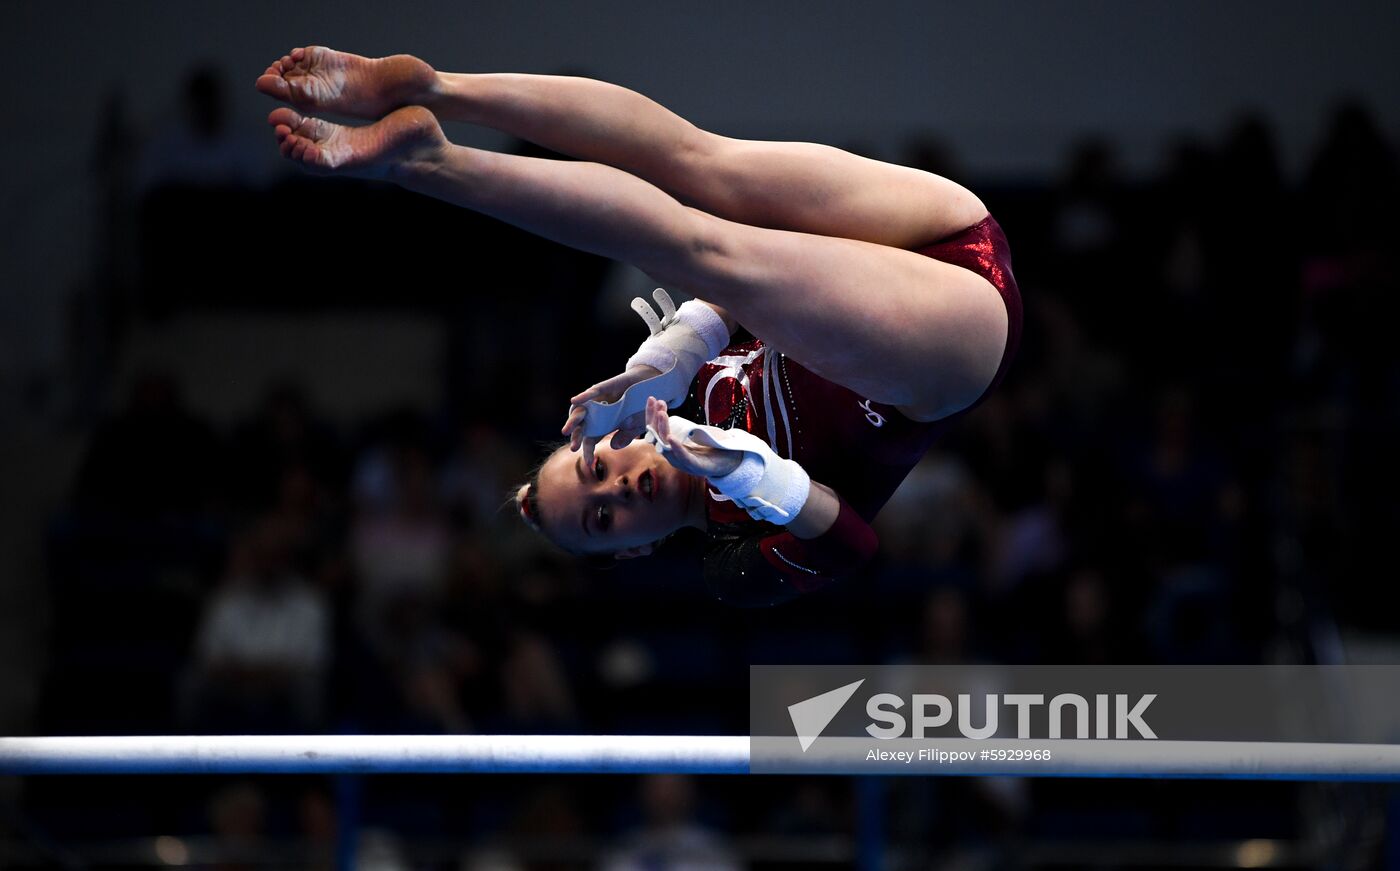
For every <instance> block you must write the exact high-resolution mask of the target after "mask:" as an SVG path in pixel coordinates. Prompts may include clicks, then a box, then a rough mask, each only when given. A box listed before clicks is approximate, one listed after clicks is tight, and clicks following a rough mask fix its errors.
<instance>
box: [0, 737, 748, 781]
mask: <svg viewBox="0 0 1400 871" xmlns="http://www.w3.org/2000/svg"><path fill="white" fill-rule="evenodd" d="M748 770H749V739H748V738H747V737H745V736H743V735H739V736H733V737H711V736H689V735H677V736H671V735H207V736H206V735H154V736H121V737H112V738H97V737H72V738H68V737H64V738H0V774H216V773H217V774H286V773H322V774H332V773H335V774H351V773H358V774H438V773H442V774H451V773H478V772H480V773H500V774H504V773H513V774H527V773H552V774H560V773H575V774H609V773H643V772H662V771H666V772H676V773H691V774H744V773H747V772H748Z"/></svg>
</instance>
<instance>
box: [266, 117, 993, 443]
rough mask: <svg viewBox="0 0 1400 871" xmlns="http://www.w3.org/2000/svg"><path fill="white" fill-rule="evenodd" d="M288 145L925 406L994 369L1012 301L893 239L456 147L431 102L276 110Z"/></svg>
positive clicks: (850, 380) (828, 372) (973, 392)
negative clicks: (849, 233)
mask: <svg viewBox="0 0 1400 871" xmlns="http://www.w3.org/2000/svg"><path fill="white" fill-rule="evenodd" d="M269 121H270V122H271V123H272V124H273V125H274V126H275V129H276V132H277V136H278V138H279V140H280V143H281V148H282V152H283V154H284V155H286V156H287V157H289V158H291V159H293V160H296V161H298V162H301V163H303V164H304V165H306V166H307V167H308V168H310V169H313V170H320V171H335V172H341V173H346V174H350V175H357V176H362V177H370V178H380V179H385V180H389V181H393V182H395V183H397V184H399V185H401V186H403V187H405V188H408V189H409V190H414V191H418V192H420V193H424V194H427V195H429V196H433V197H436V198H438V199H442V200H445V201H447V202H451V203H454V204H456V205H460V206H463V207H466V208H469V209H473V210H475V211H478V212H481V213H483V214H487V215H490V216H492V217H495V218H498V219H500V220H502V221H505V222H506V223H509V224H513V225H515V226H517V227H521V228H522V229H525V230H529V231H530V232H533V233H536V234H538V235H541V236H544V237H546V238H548V239H553V240H554V241H557V242H561V243H563V244H565V245H569V246H572V247H574V248H579V249H582V250H584V251H589V252H592V253H595V254H599V255H602V256H604V257H610V258H613V259H616V260H622V261H626V262H629V263H632V264H635V265H636V266H638V267H639V268H641V269H642V270H644V271H645V272H647V273H648V274H649V275H651V276H652V277H653V278H655V279H657V280H658V281H660V282H662V283H663V284H670V285H672V286H675V287H682V288H685V289H687V290H690V291H693V292H695V293H696V294H697V295H699V296H701V297H702V298H704V299H707V300H711V301H713V302H715V303H717V304H718V305H720V306H723V307H724V308H725V309H727V310H728V311H729V312H730V313H731V314H733V315H734V317H735V318H736V319H737V320H738V321H739V322H740V323H741V324H743V325H744V326H746V327H747V328H748V329H750V330H751V331H753V332H754V333H755V334H756V335H758V336H759V337H761V338H763V339H764V340H766V341H768V342H771V343H772V344H774V346H776V347H777V348H779V349H780V350H782V351H783V352H784V353H787V354H789V355H790V356H792V357H793V358H794V359H796V360H797V361H799V362H800V363H802V364H804V365H806V366H808V367H809V368H811V369H812V370H813V371H815V372H817V373H818V374H821V375H822V376H824V377H826V378H828V379H830V380H832V381H835V382H837V383H839V384H843V385H845V386H847V387H849V388H851V389H852V390H855V391H857V392H859V393H861V394H862V395H864V396H866V397H867V398H869V399H872V400H875V401H877V402H883V403H888V404H891V405H895V406H899V407H901V408H903V409H905V413H906V414H908V415H909V416H910V417H913V418H915V419H918V420H934V419H937V418H938V417H942V416H945V415H947V414H951V413H953V412H955V411H957V410H959V409H961V408H963V407H965V406H966V405H968V404H971V402H972V401H973V400H974V399H975V398H976V397H977V396H978V395H979V394H980V393H981V392H982V390H983V389H985V387H986V386H987V384H989V383H990V382H991V379H992V377H993V375H994V373H995V371H996V369H997V366H998V364H999V362H1000V359H1001V354H1002V349H1003V348H1004V346H1005V341H1006V330H1007V318H1006V310H1005V308H1004V306H1003V304H1002V301H1001V298H1000V296H999V295H998V294H997V292H996V290H995V288H993V287H992V285H991V284H990V283H989V282H987V281H986V280H985V279H983V278H982V277H981V276H978V275H976V274H974V273H972V272H970V271H968V270H965V269H961V268H959V267H956V266H952V265H949V264H945V263H940V262H939V261H936V260H933V259H931V258H928V257H923V256H920V255H918V254H914V253H911V252H909V251H904V250H900V249H898V248H892V247H887V246H883V245H877V244H873V243H870V242H863V241H859V240H854V239H844V238H834V237H829V236H819V235H812V234H807V233H799V232H793V231H786V230H773V229H767V228H760V227H754V226H750V225H746V224H740V223H735V222H733V221H727V220H724V219H722V218H717V217H715V216H713V215H710V214H708V213H706V212H702V211H700V210H698V209H695V208H690V207H687V206H685V205H682V204H681V203H680V202H678V201H677V200H675V199H674V198H673V197H671V196H669V195H668V194H666V193H665V192H664V191H662V190H660V189H659V188H657V187H655V186H654V185H652V184H650V183H648V182H646V181H644V180H643V179H640V178H638V177H636V176H634V175H631V174H629V173H627V172H623V171H622V170H619V169H615V168H613V167H610V166H605V165H603V164H600V163H588V162H571V161H555V160H539V159H534V158H527V157H520V156H517V155H508V154H495V153H492V152H487V151H480V150H477V149H473V148H466V147H463V146H458V145H453V144H452V143H450V142H448V141H447V140H446V138H445V137H444V136H443V134H442V129H441V127H440V126H439V125H438V122H437V119H436V118H435V116H434V115H433V114H432V113H431V112H430V111H428V110H427V109H425V108H422V107H418V106H410V107H405V108H403V109H398V110H396V111H394V112H392V113H390V114H389V115H387V116H385V117H384V118H382V119H380V120H379V121H377V122H375V123H374V124H371V125H369V126H366V127H344V126H341V125H337V124H332V123H330V122H327V121H322V120H319V119H315V118H308V117H305V116H302V115H300V114H299V113H297V112H295V111H293V110H291V109H287V108H281V109H277V110H275V111H274V112H273V113H272V115H271V116H269Z"/></svg>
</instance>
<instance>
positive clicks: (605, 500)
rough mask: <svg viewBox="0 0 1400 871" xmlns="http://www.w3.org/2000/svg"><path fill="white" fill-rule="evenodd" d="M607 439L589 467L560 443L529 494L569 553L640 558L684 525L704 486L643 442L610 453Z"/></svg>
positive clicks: (548, 528) (544, 525) (545, 523)
mask: <svg viewBox="0 0 1400 871" xmlns="http://www.w3.org/2000/svg"><path fill="white" fill-rule="evenodd" d="M609 438H611V436H605V437H604V438H603V440H602V442H601V443H599V445H598V447H597V450H596V451H595V453H594V458H593V466H592V467H591V468H589V467H587V466H585V465H584V462H583V453H582V452H581V451H580V452H577V453H576V452H574V451H570V450H569V449H568V447H567V446H564V447H561V448H559V449H558V450H557V451H555V452H554V453H553V454H552V455H551V456H550V457H549V459H548V460H546V461H545V463H544V466H543V467H542V468H541V469H540V476H539V492H538V496H537V497H536V498H537V501H538V505H539V512H540V526H541V528H542V529H543V530H544V532H545V534H546V535H548V536H549V537H550V538H551V539H553V540H554V541H556V542H558V543H559V544H560V545H562V546H563V547H565V548H567V549H568V550H572V551H575V552H579V553H611V554H615V555H616V556H618V557H619V558H626V557H633V556H645V555H646V554H649V553H651V551H652V549H653V548H654V547H655V546H656V545H657V544H658V543H659V542H660V541H661V539H663V538H665V537H666V536H668V535H670V534H671V533H673V532H675V531H676V530H678V529H680V528H681V527H683V526H686V525H687V524H688V522H689V519H690V514H691V510H690V509H691V506H692V505H693V503H694V500H695V499H696V494H697V492H698V493H700V494H701V495H703V492H704V491H703V487H702V486H701V485H700V483H699V479H697V478H695V477H694V476H692V475H687V474H685V473H684V472H681V471H680V470H678V469H676V468H675V467H673V466H672V465H671V464H670V463H668V462H666V461H665V460H664V459H662V457H661V455H660V454H658V453H657V452H656V449H655V448H654V447H652V446H651V445H649V444H647V443H646V442H643V441H634V442H632V443H631V444H629V445H627V447H625V448H622V449H620V450H613V449H612V448H611V447H609V446H608V441H609Z"/></svg>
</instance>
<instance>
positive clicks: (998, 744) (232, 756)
mask: <svg viewBox="0 0 1400 871" xmlns="http://www.w3.org/2000/svg"><path fill="white" fill-rule="evenodd" d="M822 740H823V741H827V742H831V741H834V742H846V741H855V740H857V739H849V738H828V739H822ZM758 742H759V743H760V744H761V745H762V748H763V749H762V751H761V752H762V756H761V758H762V760H763V762H764V763H765V764H768V763H773V762H776V761H781V762H782V763H783V764H784V765H786V766H787V767H788V768H790V769H793V773H804V772H809V773H812V774H847V773H849V774H919V775H1017V776H1023V777H1121V778H1146V777H1170V778H1202V779H1243V780H1371V781H1400V745H1390V744H1316V743H1313V744H1302V743H1259V742H1236V741H1090V740H1082V741H1077V740H1053V741H1035V742H1025V741H1011V740H998V739H989V740H971V739H948V740H940V741H938V742H936V746H937V747H938V748H939V749H941V750H945V751H964V752H966V751H972V754H973V755H972V758H971V759H970V760H967V761H957V762H941V763H939V764H936V765H935V764H908V765H891V766H888V767H879V768H874V767H872V766H870V765H868V764H865V762H864V754H863V753H862V752H853V753H849V754H841V755H839V756H833V755H832V754H830V753H823V754H820V755H819V754H812V756H811V757H808V756H806V755H805V754H803V753H802V752H801V751H800V750H799V749H798V748H797V747H796V744H797V742H796V740H795V739H794V738H791V737H788V738H760V739H758ZM865 744H866V745H868V744H869V742H868V741H867V742H865ZM852 746H853V745H852ZM1032 746H1033V747H1036V748H1046V749H1049V750H1050V757H1051V758H1050V759H1048V760H1036V761H1031V760H1023V761H1005V760H1003V761H997V760H995V759H992V760H987V759H983V758H980V755H981V751H983V750H989V751H997V750H1003V749H1004V750H1018V749H1022V748H1026V747H1032ZM750 750H751V745H750V739H749V738H748V737H745V736H742V735H740V736H703V735H210V736H179V735H155V736H122V737H42V738H0V774H5V775H17V774H289V773H320V774H428V773H514V774H530V773H538V774H546V773H548V774H563V773H571V774H623V773H632V774H641V773H687V774H747V773H750V770H751V769H750ZM994 755H995V754H994Z"/></svg>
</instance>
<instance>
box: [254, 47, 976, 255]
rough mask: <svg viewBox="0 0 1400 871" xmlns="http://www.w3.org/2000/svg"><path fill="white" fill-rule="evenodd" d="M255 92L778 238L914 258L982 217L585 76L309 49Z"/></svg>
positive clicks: (935, 187) (952, 186)
mask: <svg viewBox="0 0 1400 871" xmlns="http://www.w3.org/2000/svg"><path fill="white" fill-rule="evenodd" d="M258 88H259V89H260V90H262V91H263V92H264V93H267V94H269V95H271V96H274V97H278V98H279V99H283V100H286V101H288V102H290V103H292V105H294V106H296V107H297V108H299V109H302V110H304V111H309V112H337V113H341V114H346V115H351V116H353V117H359V118H368V119H375V118H378V117H380V116H382V115H384V114H386V113H387V112H388V111H390V110H392V109H395V108H398V107H399V106H404V105H423V106H426V107H427V108H429V109H431V110H432V111H433V112H434V113H435V114H436V115H437V116H438V117H439V118H443V119H449V120H456V121H468V122H471V123H473V124H479V125H483V126H487V127H493V128H495V129H498V130H502V131H504V132H507V133H510V134H511V135H513V136H517V137H519V138H521V139H527V140H529V141H531V142H534V143H536V144H538V145H542V146H544V147H546V148H549V149H551V150H554V151H558V152H560V153H563V154H568V155H571V156H573V157H577V158H581V159H583V160H590V161H595V162H598V163H605V164H607V165H609V166H615V167H617V168H618V169H622V170H626V171H627V172H629V173H631V174H633V175H636V176H638V177H640V178H643V179H646V180H647V181H649V182H651V183H652V184H654V185H656V186H657V187H659V188H661V189H662V190H664V191H666V192H667V193H669V194H671V195H672V196H673V197H675V198H676V199H677V200H679V201H680V202H682V203H683V204H686V205H691V206H694V207H696V208H698V209H701V210H702V211H706V212H709V213H710V214H712V215H715V216H717V217H721V218H725V219H727V220H731V221H737V222H739V223H743V224H753V225H755V226H760V227H769V228H772V229H777V230H795V231H798V232H803V233H815V234H818V235H822V236H840V237H843V238H848V239H858V240H860V241H864V242H875V243H877V244H881V245H890V246H893V247H896V248H914V247H918V246H921V245H924V244H927V243H928V242H932V241H934V240H936V239H939V238H942V237H943V236H946V235H949V234H951V233H954V232H956V231H958V230H961V229H963V228H964V227H968V226H971V225H972V224H975V223H976V222H977V221H979V220H981V219H982V217H983V216H985V215H986V213H987V211H986V208H985V207H984V206H983V205H982V203H981V202H980V201H979V200H978V199H977V197H976V196H974V195H973V194H972V193H971V192H970V191H968V190H967V189H966V188H964V187H962V186H961V185H959V184H956V183H954V182H952V181H950V180H948V179H946V178H942V177H941V176H937V175H934V174H932V173H928V172H922V171H920V170H915V169H911V168H909V167H903V166H896V165H893V164H888V163H882V162H880V161H877V160H870V159H868V158H864V157H860V156H857V155H854V154H850V153H848V152H845V151H842V150H840V149H837V148H832V147H830V146H826V145H818V144H814V143H810V142H762V141H752V140H740V139H731V138H728V137H725V136H719V135H716V134H714V133H709V132H707V131H704V130H701V129H700V128H698V127H696V126H694V125H693V124H691V123H690V122H688V121H686V120H685V119H684V118H681V117H680V116H678V115H676V114H674V113H673V112H671V111H670V110H668V109H666V108H665V107H663V106H661V105H659V104H657V103H655V102H653V101H652V100H650V99H648V98H646V97H644V96H642V95H641V94H638V93H636V92H634V91H630V90H628V89H626V88H622V87H619V86H617V85H612V84H608V83H606V82H600V81H595V80H593V79H586V78H576V77H568V76H536V75H519V74H495V73H493V74H471V73H439V72H436V71H435V70H433V69H432V67H430V66H429V65H428V64H426V63H424V62H423V61H421V60H419V59H418V58H415V57H412V56H410V55H394V56H392V57H388V58H378V59H370V58H364V57H360V56H358V55H353V54H348V53H346V52H338V51H334V50H332V49H328V48H325V47H322V46H311V47H309V48H301V49H294V50H293V51H292V53H291V54H289V55H287V56H285V57H283V58H281V59H280V60H278V61H274V62H273V64H272V65H271V66H269V67H268V69H267V71H266V72H265V73H264V75H263V77H262V78H260V79H259V80H258Z"/></svg>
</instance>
